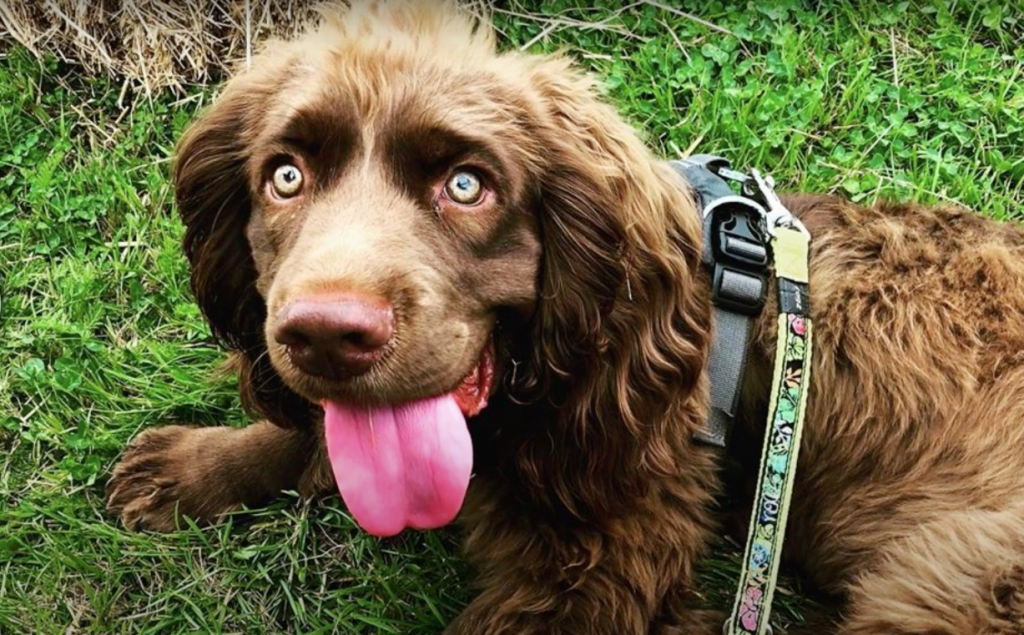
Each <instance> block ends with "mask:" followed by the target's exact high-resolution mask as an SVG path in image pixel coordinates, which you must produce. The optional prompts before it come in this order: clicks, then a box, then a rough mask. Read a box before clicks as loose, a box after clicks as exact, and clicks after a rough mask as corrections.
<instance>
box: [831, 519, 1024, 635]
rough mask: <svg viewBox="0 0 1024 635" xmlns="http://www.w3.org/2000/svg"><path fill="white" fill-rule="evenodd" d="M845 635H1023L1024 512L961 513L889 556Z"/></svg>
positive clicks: (867, 579)
mask: <svg viewBox="0 0 1024 635" xmlns="http://www.w3.org/2000/svg"><path fill="white" fill-rule="evenodd" d="M849 598H850V602H849V605H848V607H847V610H846V611H844V613H845V615H846V616H847V617H846V620H845V622H844V623H843V624H842V627H841V628H840V630H839V633H840V634H841V635H939V634H941V635H1024V508H1016V509H1009V510H1003V511H963V512H956V513H950V514H948V515H946V516H943V517H940V518H939V519H938V520H935V521H933V522H930V523H928V524H926V525H924V526H922V527H920V528H919V529H917V530H915V531H914V533H913V534H911V535H910V536H908V537H907V538H905V539H903V540H899V541H896V542H895V543H893V544H891V545H889V546H888V547H887V548H885V549H884V550H883V552H882V554H881V556H880V557H879V559H878V560H877V561H875V564H874V565H873V566H870V567H868V568H867V570H866V572H865V573H863V574H861V576H860V577H859V578H858V579H857V580H856V581H855V582H854V583H853V585H852V588H851V589H850V594H849Z"/></svg>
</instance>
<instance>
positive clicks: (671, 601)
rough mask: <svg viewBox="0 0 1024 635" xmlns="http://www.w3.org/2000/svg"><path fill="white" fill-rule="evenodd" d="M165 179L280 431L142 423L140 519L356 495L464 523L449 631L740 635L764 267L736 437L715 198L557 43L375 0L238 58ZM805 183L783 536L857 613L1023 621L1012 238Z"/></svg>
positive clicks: (1021, 341) (124, 465)
mask: <svg viewBox="0 0 1024 635" xmlns="http://www.w3.org/2000/svg"><path fill="white" fill-rule="evenodd" d="M763 167H769V168H770V166H763ZM173 179H174V186H175V191H176V200H177V205H178V209H179V212H180V214H181V217H182V219H183V222H184V225H185V227H186V234H185V239H184V248H185V252H186V254H187V257H188V259H189V262H190V263H191V276H192V286H193V289H194V292H195V296H196V298H197V300H198V303H199V306H200V307H201V308H202V311H203V314H204V315H205V317H206V319H207V320H208V322H209V324H210V327H211V329H212V332H213V334H214V335H215V336H216V337H217V338H218V340H219V341H220V342H222V343H223V344H224V346H225V347H226V348H227V349H229V350H230V351H232V352H233V353H234V355H235V364H236V367H237V371H238V375H239V384H240V387H241V393H242V399H243V402H244V404H245V405H246V407H247V408H248V409H249V410H250V411H251V412H254V413H257V414H258V415H259V421H257V422H256V423H253V424H252V425H250V426H248V427H246V428H240V429H239V428H228V427H184V426H168V427H163V428H156V429H151V430H147V431H145V432H143V433H142V434H140V435H139V436H138V437H137V439H136V440H135V441H134V442H133V443H132V444H131V445H130V446H129V447H128V448H127V450H126V451H125V453H124V456H123V457H122V460H121V462H120V463H119V464H118V465H117V466H116V468H115V470H114V473H113V476H112V479H111V481H110V483H109V486H108V508H109V510H110V511H111V512H112V513H113V514H116V515H117V516H119V517H120V518H121V519H123V521H124V523H125V524H126V525H127V526H129V527H133V528H145V529H150V530H157V531H163V530H169V529H172V528H173V527H174V523H175V513H176V511H177V512H178V513H181V514H184V515H187V516H190V517H192V518H195V519H197V520H200V521H213V520H216V519H217V518H219V517H220V516H222V515H223V514H224V513H226V512H228V511H231V510H235V509H238V508H240V507H241V506H243V505H258V504H261V503H263V502H265V501H267V500H268V499H271V498H273V497H274V496H275V495H277V494H278V493H279V492H281V491H282V490H298V491H300V492H302V493H303V494H306V495H315V494H320V493H323V492H328V491H333V490H335V489H338V490H340V493H341V495H342V497H343V498H344V500H345V503H346V505H347V506H348V509H349V510H350V511H351V513H352V515H353V517H354V518H355V520H356V521H357V522H358V523H359V524H360V525H361V526H363V527H364V528H365V529H366V530H367V531H369V532H371V533H374V534H376V535H380V536H389V535H394V534H395V533H398V532H400V531H402V530H403V529H406V528H418V529H430V528H435V527H440V526H443V525H446V524H448V523H450V522H453V521H455V520H458V522H459V523H460V524H461V525H462V526H463V527H464V528H465V532H466V542H465V548H466V553H467V556H468V558H469V560H470V561H471V562H472V563H473V564H474V565H475V567H476V570H477V572H478V578H477V584H478V586H479V589H480V591H479V594H478V595H477V596H476V598H475V599H474V600H473V601H472V602H471V603H470V604H469V605H468V606H467V607H466V608H465V610H464V611H463V612H462V613H461V614H460V615H459V616H458V617H457V618H456V619H455V620H454V621H453V622H452V623H451V624H450V626H449V627H448V630H447V631H446V632H448V633H451V634H460V635H461V634H465V635H469V634H485V633H486V634H493V635H497V634H505V633H508V634H511V633H515V634H529V633H557V634H569V633H577V634H579V633H587V634H594V635H600V634H608V635H613V634H614V635H628V634H646V633H652V634H658V635H669V634H676V633H687V634H691V633H714V632H719V631H720V629H721V625H722V622H723V618H724V616H722V615H720V614H718V613H716V612H714V611H710V610H703V609H700V608H691V605H692V604H693V603H692V602H691V600H690V598H691V597H692V591H693V570H694V564H695V562H697V561H698V560H699V558H700V557H701V556H702V555H703V554H705V552H706V551H707V549H708V545H709V544H710V543H711V542H712V540H713V539H714V538H715V537H716V536H718V535H720V533H721V532H722V531H723V523H724V522H725V521H724V520H723V519H724V518H726V517H727V516H728V514H727V513H723V510H719V509H718V508H717V507H716V501H721V500H723V496H724V495H725V494H727V493H729V492H736V493H737V495H736V496H735V500H736V502H735V505H736V509H738V510H739V515H740V516H746V515H748V514H749V506H750V497H751V496H752V487H751V483H752V482H753V481H752V478H751V477H752V476H755V475H752V474H749V473H745V472H742V471H741V473H740V474H739V476H738V477H736V478H732V477H731V476H730V477H729V478H727V476H728V474H729V471H727V470H725V469H724V467H723V466H724V465H725V462H726V459H727V458H728V459H733V460H735V461H736V462H737V463H739V464H740V465H745V466H754V467H755V469H756V465H757V462H758V451H759V448H760V446H761V441H762V439H763V435H764V426H765V424H764V421H765V417H766V411H767V408H768V400H769V392H770V383H771V371H772V360H773V358H774V351H775V338H776V328H775V315H776V314H777V313H776V312H777V307H776V303H775V299H774V289H772V290H771V291H769V293H768V298H769V300H768V304H767V306H766V307H765V309H764V311H763V313H762V314H761V316H760V317H759V318H758V319H757V321H756V323H755V325H754V329H753V336H752V342H751V345H750V350H749V358H750V362H749V368H748V372H747V373H746V376H745V380H744V385H743V389H742V394H741V407H740V410H739V412H738V414H737V417H736V422H735V431H734V436H735V442H734V443H733V444H732V445H731V447H730V448H729V450H728V456H725V455H723V453H722V451H721V450H719V449H717V448H714V447H711V446H708V445H705V444H702V443H699V442H698V441H697V440H696V438H695V437H696V435H697V434H698V432H699V431H700V430H701V429H702V426H703V425H704V423H705V420H706V418H707V415H708V408H709V398H708V377H707V371H706V368H707V363H708V359H709V349H710V344H711V336H712V334H713V329H714V328H715V325H714V323H713V319H712V312H711V308H712V307H711V298H710V294H709V291H708V289H709V286H710V282H709V280H708V273H707V271H706V270H705V268H704V267H703V266H702V264H701V248H702V247H701V242H702V233H701V221H700V214H699V212H698V210H697V207H696V203H695V195H694V191H693V190H692V189H691V188H690V187H689V185H688V183H687V182H686V181H685V180H684V178H683V177H682V176H681V175H680V174H679V173H678V172H676V171H674V170H673V169H672V168H671V167H670V166H669V165H668V163H667V162H666V161H664V160H663V159H661V158H659V157H657V156H655V154H654V153H653V152H652V151H651V150H649V149H648V148H647V147H646V146H645V145H644V143H643V142H642V141H641V139H640V137H639V136H638V134H637V132H636V131H635V130H634V129H633V128H631V127H630V125H629V124H627V123H626V122H625V121H624V119H623V118H622V117H621V116H620V115H619V114H618V113H617V112H616V111H615V109H614V108H613V107H612V106H611V105H610V104H608V103H606V102H605V101H604V100H603V99H602V98H601V97H600V94H599V91H598V89H597V86H596V84H595V83H594V81H593V80H591V79H589V78H588V77H587V76H586V75H585V74H584V73H582V72H581V71H580V70H578V69H577V68H576V67H575V66H574V64H573V63H572V62H571V61H570V60H569V59H568V58H567V57H565V56H561V55H536V54H527V53H521V52H504V53H499V52H497V51H496V45H495V37H494V35H493V32H492V30H491V29H489V28H488V27H487V25H486V24H479V23H478V22H477V21H475V20H474V19H473V18H471V17H470V16H468V15H467V14H465V13H463V12H462V11H460V10H459V9H458V8H456V7H455V6H454V5H452V4H441V3H430V2H406V3H401V2H396V1H386V0H382V1H380V2H371V3H358V2H357V3H356V4H355V5H354V6H352V7H351V8H350V9H339V10H338V12H337V13H336V14H331V15H328V16H326V17H325V19H324V22H323V24H322V25H321V26H320V27H319V28H318V29H315V30H313V31H311V32H310V33H308V34H307V35H304V36H303V37H301V38H299V39H297V40H295V41H288V42H285V41H274V42H271V43H270V44H268V45H267V46H266V47H265V50H264V52H263V53H261V54H259V55H257V56H256V57H255V58H254V59H253V60H252V64H251V68H250V69H248V70H244V71H241V72H239V73H238V74H237V75H236V76H234V77H233V78H232V79H230V81H229V82H228V83H227V85H226V87H225V88H224V90H223V93H222V94H221V95H220V97H219V98H218V99H217V100H216V102H215V103H214V105H213V106H212V107H211V108H210V109H209V110H208V111H207V112H205V114H203V115H202V116H201V117H200V118H199V119H198V121H196V122H195V123H194V124H193V125H192V126H191V128H190V129H189V130H188V131H187V132H186V133H185V135H184V136H183V138H182V139H181V141H180V144H179V145H178V148H177V152H176V158H175V162H174V174H173ZM783 201H784V203H785V204H786V206H787V207H788V208H789V209H790V210H791V211H792V212H793V213H794V214H795V215H796V216H797V217H798V218H799V219H801V221H802V222H803V223H804V225H805V226H806V227H807V228H808V230H809V231H810V233H811V234H812V236H813V242H812V249H811V262H810V290H811V291H810V293H811V303H812V315H813V319H814V322H815V338H816V339H815V354H814V358H813V377H814V380H813V385H812V386H811V388H810V390H811V392H810V397H809V405H808V412H807V416H806V422H805V430H804V437H803V444H802V457H801V464H800V467H799V470H798V475H797V483H796V489H795V493H794V495H793V501H794V502H793V508H792V512H791V516H790V520H789V530H788V539H787V543H786V554H787V556H788V558H789V559H790V560H791V561H792V563H793V564H794V565H795V566H796V567H799V568H800V569H801V570H802V571H803V573H804V574H805V575H806V577H807V579H808V581H809V582H810V583H811V584H812V585H813V586H814V587H815V588H817V589H820V590H822V591H823V592H826V593H831V594H835V595H837V596H840V597H842V598H844V599H845V604H844V606H843V611H842V619H841V622H840V623H839V624H838V625H837V626H836V630H835V632H838V633H842V634H844V635H869V634H870V635H881V634H894V635H895V634H920V635H924V634H939V633H943V634H952V635H968V634H982V633H985V634H992V635H995V634H1006V635H1009V634H1010V633H1021V632H1024V630H1022V629H1024V366H1022V363H1024V232H1022V231H1021V229H1020V228H1018V227H1017V226H1015V225H1012V224H1003V223H997V222H995V221H993V220H989V219H986V218H984V217H982V216H980V215H977V214H975V213H972V212H969V211H966V210H963V209H959V208H954V207H949V206H946V207H929V206H923V205H918V204H902V203H887V202H883V203H879V204H877V205H874V206H870V207H866V206H860V205H856V204H853V203H850V202H848V201H845V200H843V199H841V198H838V197H834V196H828V195H814V194H791V195H786V196H784V197H783ZM729 500H733V498H729ZM724 511H725V512H727V511H728V510H724Z"/></svg>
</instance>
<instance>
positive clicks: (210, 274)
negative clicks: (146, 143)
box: [172, 72, 310, 426]
mask: <svg viewBox="0 0 1024 635" xmlns="http://www.w3.org/2000/svg"><path fill="white" fill-rule="evenodd" d="M275 90H276V88H275V86H274V81H273V78H272V77H270V76H268V74H267V73H266V72H263V73H261V74H259V75H255V74H253V73H249V74H246V75H242V76H240V77H238V78H236V79H234V80H232V81H231V82H230V83H229V84H228V86H227V88H226V89H225V91H224V92H223V94H222V95H221V96H220V97H219V98H218V99H217V101H216V102H215V103H214V104H213V106H212V107H211V108H210V109H209V110H208V111H207V112H206V113H205V114H203V115H202V116H201V117H200V118H199V120H198V121H196V122H195V123H193V124H192V126H191V127H190V128H189V129H188V130H187V131H186V133H185V134H184V136H183V137H182V139H181V140H180V141H179V143H178V146H177V149H176V152H175V160H174V164H173V168H172V171H173V182H174V187H175V198H176V201H177V207H178V213H179V214H180V215H181V219H182V221H183V222H184V224H185V240H184V247H185V254H186V256H187V257H188V260H189V262H190V264H191V273H192V290H193V293H194V294H195V296H196V300H197V302H198V303H199V307H200V309H201V310H202V312H203V315H204V316H205V317H206V319H207V321H208V322H209V324H210V327H211V330H212V332H213V335H214V337H215V338H217V340H218V341H220V342H221V343H222V344H223V345H224V346H226V347H227V348H229V349H231V350H233V351H235V352H236V353H237V355H236V360H235V366H236V369H237V371H238V375H239V389H240V392H241V396H242V402H243V404H244V405H245V407H246V409H247V410H248V411H249V412H251V413H253V414H257V415H262V416H265V417H267V418H269V419H270V420H271V421H273V422H274V423H277V424H279V425H286V426H291V425H304V424H305V423H306V422H307V421H308V418H309V413H310V406H309V404H307V403H306V402H305V401H304V400H302V398H300V397H299V396H298V395H296V394H295V393H293V392H292V391H291V390H289V389H288V388H287V387H286V386H285V385H284V383H283V382H282V381H281V379H280V378H279V377H278V376H277V374H276V373H275V372H274V370H273V368H272V367H271V365H270V361H269V356H268V355H266V342H265V340H264V333H263V324H264V320H265V318H266V306H265V304H264V301H263V298H262V297H260V295H259V293H258V292H257V290H256V286H255V283H256V266H255V263H254V262H253V258H252V252H251V249H250V245H249V242H248V240H247V238H246V225H247V224H248V221H249V216H250V213H251V200H250V190H249V181H248V176H247V170H246V168H247V161H248V160H249V147H250V144H251V143H252V139H253V137H254V135H255V133H256V131H257V129H258V125H259V122H260V121H261V119H260V118H261V116H262V114H263V112H264V111H265V109H266V108H267V106H268V104H269V100H270V99H271V97H272V96H273V94H274V92H275Z"/></svg>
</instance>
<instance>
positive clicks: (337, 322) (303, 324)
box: [274, 293, 394, 379]
mask: <svg viewBox="0 0 1024 635" xmlns="http://www.w3.org/2000/svg"><path fill="white" fill-rule="evenodd" d="M280 316H281V319H280V320H279V322H278V325H277V327H276V330H275V333H274V339H275V340H277V342H278V343H279V344H281V345H283V346H284V347H285V348H286V350H287V352H288V357H289V358H290V359H291V360H292V363H294V364H295V365H296V366H298V367H299V368H300V369H301V370H303V371H304V372H306V373H309V374H310V375H315V376H317V377H323V378H325V379H343V378H345V377H353V376H355V375H361V374H363V373H365V372H366V371H368V370H370V367H371V366H373V364H374V363H376V362H377V360H379V359H380V358H381V356H382V355H383V354H384V348H385V346H387V344H388V342H389V341H391V336H392V334H393V333H394V311H393V310H392V308H391V304H390V303H389V302H387V301H386V300H384V299H383V298H377V297H373V296H368V295H362V294H354V293H347V294H344V295H338V294H332V295H330V296H311V297H306V298H300V299H298V300H294V301H292V302H290V303H288V304H287V305H285V306H284V307H283V308H282V310H281V313H280Z"/></svg>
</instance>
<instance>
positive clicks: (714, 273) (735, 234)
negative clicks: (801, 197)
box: [704, 196, 769, 315]
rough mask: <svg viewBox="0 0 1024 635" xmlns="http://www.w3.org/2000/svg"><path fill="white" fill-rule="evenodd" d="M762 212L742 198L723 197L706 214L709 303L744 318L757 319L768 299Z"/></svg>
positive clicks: (766, 251) (763, 214) (751, 202)
mask: <svg viewBox="0 0 1024 635" xmlns="http://www.w3.org/2000/svg"><path fill="white" fill-rule="evenodd" d="M764 218H765V212H764V210H763V208H761V206H760V205H759V204H758V203H756V202H754V201H752V200H750V199H747V198H743V197H739V196H736V197H731V196H730V197H725V198H721V199H719V200H717V201H715V202H714V203H713V204H712V205H710V206H709V207H708V208H707V210H706V211H705V217H704V222H705V223H707V224H708V226H707V228H706V231H705V234H704V235H705V236H707V237H708V239H709V242H710V245H709V247H710V249H707V250H705V259H706V261H707V262H706V264H707V265H708V266H709V268H710V269H711V292H712V300H713V301H714V303H715V305H716V306H719V307H721V308H723V309H727V310H730V311H733V312H736V313H741V314H744V315H757V314H759V313H760V312H761V309H762V308H764V304H765V301H766V299H767V296H768V262H769V258H768V241H767V240H766V236H765V228H764V226H763V225H764V220H763V219H764Z"/></svg>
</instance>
